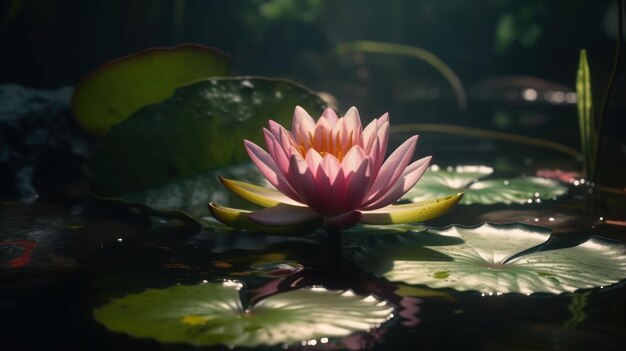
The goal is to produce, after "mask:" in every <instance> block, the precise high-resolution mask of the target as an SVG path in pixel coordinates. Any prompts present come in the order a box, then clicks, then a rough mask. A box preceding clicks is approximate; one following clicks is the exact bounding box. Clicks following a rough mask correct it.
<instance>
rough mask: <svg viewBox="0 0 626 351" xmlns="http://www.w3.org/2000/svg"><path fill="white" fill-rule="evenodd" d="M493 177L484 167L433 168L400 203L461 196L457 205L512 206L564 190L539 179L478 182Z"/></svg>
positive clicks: (554, 194)
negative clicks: (404, 200)
mask: <svg viewBox="0 0 626 351" xmlns="http://www.w3.org/2000/svg"><path fill="white" fill-rule="evenodd" d="M491 173H493V169H492V168H490V167H486V166H457V167H456V168H452V167H448V168H447V169H440V168H439V167H436V166H433V167H430V169H429V170H428V171H427V172H426V174H424V176H423V177H422V179H420V181H419V182H417V184H416V185H415V186H414V187H413V188H412V189H411V190H409V191H408V192H407V193H406V195H404V197H403V199H406V200H409V201H412V202H419V201H425V200H427V199H432V198H438V197H442V196H449V195H454V194H457V193H459V192H464V193H465V195H464V196H463V199H461V204H463V205H470V204H482V205H493V204H512V203H518V204H523V203H528V202H533V201H534V202H539V201H542V200H546V199H551V198H554V197H556V196H560V195H563V194H565V193H566V192H567V187H565V186H564V185H562V184H561V183H559V182H558V181H555V180H552V179H547V178H539V177H518V178H508V179H489V180H481V178H484V177H487V176H489V175H491Z"/></svg>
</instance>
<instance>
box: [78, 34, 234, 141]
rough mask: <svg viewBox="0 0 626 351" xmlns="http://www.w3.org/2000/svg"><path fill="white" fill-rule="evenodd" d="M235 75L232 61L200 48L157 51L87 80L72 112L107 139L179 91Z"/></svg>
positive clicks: (97, 72)
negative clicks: (144, 109) (126, 121)
mask: <svg viewBox="0 0 626 351" xmlns="http://www.w3.org/2000/svg"><path fill="white" fill-rule="evenodd" d="M229 74H230V68H229V58H228V56H227V55H226V54H224V53H222V52H220V51H219V50H217V49H214V48H209V47H204V46H201V45H195V44H185V45H180V46H177V47H175V48H153V49H147V50H144V51H141V52H139V53H137V54H133V55H129V56H126V57H122V58H120V59H117V60H114V61H111V62H108V63H106V64H104V65H103V66H101V67H100V68H98V69H97V70H95V71H94V72H92V73H90V74H89V75H87V76H86V77H85V78H83V79H82V80H81V81H80V82H79V83H78V85H77V86H76V90H75V92H74V96H73V97H72V111H73V112H74V116H75V117H76V120H77V121H78V123H79V124H80V125H81V126H82V127H83V128H85V129H87V130H88V131H90V132H92V133H94V134H96V135H102V134H103V133H104V132H105V131H106V130H107V129H108V128H109V127H110V126H112V125H113V124H115V123H118V122H120V121H122V120H124V119H125V118H127V117H128V116H130V115H131V114H132V113H133V112H135V111H137V110H138V109H139V108H141V107H143V106H146V105H148V104H153V103H156V102H159V101H163V100H164V99H166V98H168V97H169V96H171V95H172V93H174V90H175V89H176V88H178V87H181V86H184V85H187V84H189V83H192V82H194V81H196V80H198V79H201V78H206V77H221V76H228V75H229Z"/></svg>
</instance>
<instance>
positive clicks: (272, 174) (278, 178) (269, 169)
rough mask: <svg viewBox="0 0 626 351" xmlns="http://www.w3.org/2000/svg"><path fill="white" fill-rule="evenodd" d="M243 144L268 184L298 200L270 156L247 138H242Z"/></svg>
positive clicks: (297, 196) (298, 197)
mask: <svg viewBox="0 0 626 351" xmlns="http://www.w3.org/2000/svg"><path fill="white" fill-rule="evenodd" d="M244 145H245V147H246V151H247V152H248V155H249V156H250V159H251V160H252V162H253V163H254V164H255V165H256V166H257V168H258V169H259V171H260V172H261V174H263V176H265V178H267V180H268V181H269V182H270V184H272V185H273V186H274V187H275V188H276V189H278V190H279V191H280V192H281V193H283V194H285V195H287V196H289V197H290V198H292V199H294V200H297V201H299V200H300V196H299V195H298V194H297V193H296V192H295V191H294V190H293V188H292V187H291V185H290V184H289V182H288V181H287V179H286V178H285V176H284V175H283V173H282V172H281V171H280V169H279V168H278V166H277V165H276V163H275V162H274V159H273V158H272V156H271V155H270V154H268V153H267V151H265V150H263V149H262V148H261V147H259V146H258V145H257V144H255V143H253V142H251V141H249V140H244Z"/></svg>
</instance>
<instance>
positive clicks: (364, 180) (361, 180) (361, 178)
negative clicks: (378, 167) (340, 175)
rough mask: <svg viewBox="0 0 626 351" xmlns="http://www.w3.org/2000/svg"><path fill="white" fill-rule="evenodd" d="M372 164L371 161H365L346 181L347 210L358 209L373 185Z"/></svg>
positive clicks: (345, 199) (345, 200) (345, 201)
mask: <svg viewBox="0 0 626 351" xmlns="http://www.w3.org/2000/svg"><path fill="white" fill-rule="evenodd" d="M372 181H373V177H372V163H371V161H370V159H365V160H364V161H363V162H362V163H361V165H359V168H357V170H356V171H355V172H354V173H352V174H351V175H350V176H349V178H348V179H346V184H347V187H346V194H345V195H344V197H345V198H344V207H345V208H358V206H359V205H360V204H361V202H363V200H364V198H365V196H366V195H367V191H365V189H368V188H369V187H370V186H371V185H372Z"/></svg>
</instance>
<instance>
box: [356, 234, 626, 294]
mask: <svg viewBox="0 0 626 351" xmlns="http://www.w3.org/2000/svg"><path fill="white" fill-rule="evenodd" d="M549 237H550V231H549V229H546V228H541V227H533V226H527V225H522V224H515V225H491V224H483V225H480V226H478V227H461V226H450V227H447V228H444V229H428V230H426V231H424V232H418V233H407V234H403V235H387V236H377V237H375V239H374V240H372V241H370V242H369V243H368V244H367V245H364V246H363V247H362V248H361V249H359V250H357V251H355V254H354V259H355V261H356V262H357V264H359V265H360V266H362V267H363V268H364V269H366V270H368V271H371V272H373V273H375V274H378V275H381V276H384V277H385V278H387V279H389V280H391V281H401V282H405V283H408V284H424V285H428V286H429V287H432V288H453V289H456V290H476V291H479V292H482V293H484V294H500V293H511V292H517V293H523V294H531V293H536V292H546V293H555V294H558V293H562V292H571V291H575V290H577V289H585V288H595V287H603V286H606V285H610V284H614V283H617V282H618V281H620V280H621V279H625V278H626V246H625V245H623V244H619V243H615V242H611V241H608V240H605V239H602V238H598V237H592V238H590V239H588V240H587V241H585V242H584V243H582V244H580V245H578V246H574V247H568V248H562V249H554V250H549V251H539V250H538V249H539V248H540V247H538V246H539V245H542V244H544V243H545V242H546V241H547V239H548V238H549ZM455 241H456V242H455ZM533 248H534V249H533ZM531 249H532V250H531ZM398 252H400V255H399V254H398ZM446 258H447V259H446Z"/></svg>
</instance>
